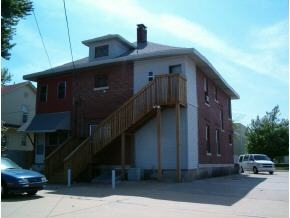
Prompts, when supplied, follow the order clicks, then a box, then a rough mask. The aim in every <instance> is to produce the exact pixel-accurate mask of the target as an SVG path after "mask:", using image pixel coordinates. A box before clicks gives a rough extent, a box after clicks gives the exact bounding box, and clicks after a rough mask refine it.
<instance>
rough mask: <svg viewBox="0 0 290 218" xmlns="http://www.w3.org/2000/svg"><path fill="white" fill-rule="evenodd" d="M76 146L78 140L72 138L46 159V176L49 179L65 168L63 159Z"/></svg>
mask: <svg viewBox="0 0 290 218" xmlns="http://www.w3.org/2000/svg"><path fill="white" fill-rule="evenodd" d="M75 144H76V140H75V139H73V138H72V137H70V138H68V139H67V140H66V141H65V142H64V143H62V144H61V145H60V146H59V147H57V148H56V149H55V150H54V151H53V152H51V153H50V154H49V155H48V156H47V157H46V158H45V174H46V176H47V177H48V178H50V176H51V175H52V174H53V172H54V171H55V170H57V169H59V168H60V167H61V168H62V167H63V159H64V158H65V157H66V156H67V155H68V154H69V153H70V152H71V151H72V150H73V149H74V146H75Z"/></svg>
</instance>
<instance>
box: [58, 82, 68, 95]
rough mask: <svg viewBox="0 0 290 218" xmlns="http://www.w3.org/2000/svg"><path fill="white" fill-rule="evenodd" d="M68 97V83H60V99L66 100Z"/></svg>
mask: <svg viewBox="0 0 290 218" xmlns="http://www.w3.org/2000/svg"><path fill="white" fill-rule="evenodd" d="M65 95H66V82H60V83H59V84H58V87H57V97H58V99H64V98H65Z"/></svg>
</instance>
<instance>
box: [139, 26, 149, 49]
mask: <svg viewBox="0 0 290 218" xmlns="http://www.w3.org/2000/svg"><path fill="white" fill-rule="evenodd" d="M139 43H147V27H146V26H145V25H144V24H137V44H139Z"/></svg>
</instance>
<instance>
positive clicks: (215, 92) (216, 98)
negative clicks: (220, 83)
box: [214, 86, 218, 102]
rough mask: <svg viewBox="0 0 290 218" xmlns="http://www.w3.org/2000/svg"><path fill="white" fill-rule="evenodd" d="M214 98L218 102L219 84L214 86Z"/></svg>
mask: <svg viewBox="0 0 290 218" xmlns="http://www.w3.org/2000/svg"><path fill="white" fill-rule="evenodd" d="M214 100H215V101H216V102H218V88H217V86H215V87H214Z"/></svg>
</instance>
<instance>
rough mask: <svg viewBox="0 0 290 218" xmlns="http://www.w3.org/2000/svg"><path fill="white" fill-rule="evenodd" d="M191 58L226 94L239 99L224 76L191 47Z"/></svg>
mask: <svg viewBox="0 0 290 218" xmlns="http://www.w3.org/2000/svg"><path fill="white" fill-rule="evenodd" d="M192 52H193V58H194V59H195V61H196V62H197V64H198V66H199V67H200V68H201V69H202V70H203V71H204V73H206V74H207V76H209V78H211V79H212V80H213V81H215V82H216V83H217V84H218V85H219V86H221V87H222V88H223V90H224V91H225V93H226V94H228V95H229V96H230V97H231V99H233V100H235V99H240V96H239V94H238V93H237V92H236V91H235V90H234V89H233V88H232V87H231V86H230V85H229V84H228V83H227V82H226V81H225V80H224V78H223V77H222V76H221V75H220V74H219V72H218V71H217V70H216V69H215V68H214V67H213V65H212V64H211V63H210V62H209V61H208V60H207V59H206V58H205V57H204V56H203V55H202V54H201V53H199V52H198V51H197V50H196V49H194V48H193V49H192Z"/></svg>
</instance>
